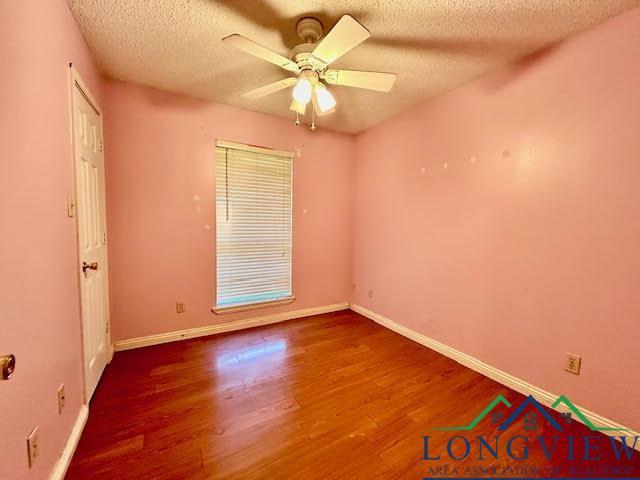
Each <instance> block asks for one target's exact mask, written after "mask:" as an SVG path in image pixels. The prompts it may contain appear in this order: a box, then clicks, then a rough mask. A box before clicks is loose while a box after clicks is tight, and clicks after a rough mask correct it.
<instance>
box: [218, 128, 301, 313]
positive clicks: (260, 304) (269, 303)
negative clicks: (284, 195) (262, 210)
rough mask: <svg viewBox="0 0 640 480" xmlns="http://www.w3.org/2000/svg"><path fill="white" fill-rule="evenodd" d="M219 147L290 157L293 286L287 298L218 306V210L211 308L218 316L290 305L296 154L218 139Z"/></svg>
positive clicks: (291, 297)
mask: <svg viewBox="0 0 640 480" xmlns="http://www.w3.org/2000/svg"><path fill="white" fill-rule="evenodd" d="M218 147H220V148H230V149H234V150H242V151H245V152H251V153H261V154H266V155H274V156H279V157H289V158H290V159H291V210H290V214H289V218H290V226H289V229H290V238H291V245H290V252H291V253H290V254H291V259H290V262H289V281H290V284H291V295H289V296H286V297H281V298H274V299H269V300H259V301H257V302H248V303H240V304H234V305H226V306H218V267H217V265H218V260H217V259H218V237H217V226H218V218H217V208H216V209H215V211H214V215H215V225H216V235H215V242H214V248H215V259H216V261H215V275H216V276H215V280H216V288H215V294H214V298H215V302H214V306H213V307H212V308H211V311H212V312H213V313H215V314H217V315H222V314H227V313H234V312H243V311H247V310H256V309H260V308H269V307H275V306H279V305H288V304H290V303H292V302H293V301H294V300H295V299H296V297H295V295H294V293H293V286H294V282H293V236H294V230H293V202H294V179H293V175H294V161H293V160H294V158H295V154H294V153H293V152H290V151H287V150H276V149H272V148H267V147H260V146H257V145H247V144H244V143H235V142H229V141H226V140H219V139H217V140H216V142H215V148H216V149H217V148H218ZM217 161H218V158H217V155H216V158H215V162H217ZM216 167H217V163H216ZM214 170H216V168H214ZM216 188H217V178H216ZM215 196H217V190H216V191H215Z"/></svg>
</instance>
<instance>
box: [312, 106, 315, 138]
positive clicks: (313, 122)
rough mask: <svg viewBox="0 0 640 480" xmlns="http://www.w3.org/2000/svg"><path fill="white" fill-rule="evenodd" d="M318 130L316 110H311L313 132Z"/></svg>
mask: <svg viewBox="0 0 640 480" xmlns="http://www.w3.org/2000/svg"><path fill="white" fill-rule="evenodd" d="M315 129H316V109H315V108H312V109H311V131H312V132H313V131H314V130H315Z"/></svg>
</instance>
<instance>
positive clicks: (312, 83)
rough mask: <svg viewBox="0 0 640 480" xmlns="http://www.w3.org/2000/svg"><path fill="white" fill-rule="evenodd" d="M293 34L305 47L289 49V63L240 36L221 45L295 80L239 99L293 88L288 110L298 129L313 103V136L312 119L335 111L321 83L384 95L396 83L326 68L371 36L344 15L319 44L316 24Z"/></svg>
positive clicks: (304, 23) (308, 20) (305, 22)
mask: <svg viewBox="0 0 640 480" xmlns="http://www.w3.org/2000/svg"><path fill="white" fill-rule="evenodd" d="M296 31H297V33H298V35H299V36H300V38H301V39H302V41H303V43H301V44H300V45H296V46H295V47H293V49H292V50H291V52H290V53H289V58H286V57H284V56H282V55H280V54H278V53H276V52H274V51H272V50H269V49H268V48H266V47H263V46H262V45H260V44H258V43H256V42H254V41H252V40H249V39H248V38H245V37H243V36H242V35H238V34H234V35H230V36H228V37H225V38H223V39H222V41H223V42H224V43H226V44H228V45H231V46H233V47H235V48H237V49H239V50H242V51H244V52H246V53H249V54H251V55H254V56H256V57H259V58H262V59H263V60H266V61H267V62H271V63H273V64H274V65H277V66H279V67H281V68H283V69H285V70H287V71H288V72H291V73H293V74H295V75H296V76H291V77H287V78H284V79H282V80H278V81H277V82H273V83H270V84H268V85H264V86H262V87H259V88H256V89H254V90H251V91H249V92H247V93H245V94H243V95H242V96H243V97H245V98H248V99H251V100H255V99H258V98H262V97H265V96H267V95H270V94H272V93H275V92H278V91H280V90H283V89H285V88H288V87H293V91H292V97H293V99H292V102H291V105H290V107H289V108H290V109H291V110H293V111H294V112H296V125H299V124H300V120H299V117H298V115H304V114H305V112H306V110H307V105H308V104H309V103H311V104H312V108H311V117H312V122H311V130H315V128H316V127H315V117H316V116H323V115H329V114H330V113H333V112H334V111H335V107H336V100H335V98H334V97H333V95H332V94H331V92H329V90H328V89H327V87H326V85H325V83H328V84H331V85H342V86H346V87H356V88H365V89H368V90H376V91H378V92H388V91H390V90H391V88H392V87H393V83H394V82H395V80H396V75H395V74H393V73H382V72H363V71H358V70H336V69H331V68H329V65H330V64H331V63H333V62H334V61H336V60H337V59H338V58H340V57H341V56H343V55H344V54H345V53H347V52H348V51H350V50H351V49H352V48H354V47H356V46H357V45H359V44H360V43H362V42H364V41H365V40H366V39H367V38H369V37H370V36H371V33H370V32H369V30H367V29H366V28H365V27H363V26H362V25H361V24H360V23H358V22H357V21H356V20H355V19H354V18H353V17H351V16H350V15H344V16H343V17H342V18H340V20H339V21H338V23H336V25H335V26H334V27H333V29H331V31H330V32H329V33H328V34H327V35H326V36H325V37H324V38H322V40H320V39H321V37H322V33H323V27H322V23H320V20H318V19H317V18H314V17H305V18H302V19H300V20H299V21H298V24H297V26H296Z"/></svg>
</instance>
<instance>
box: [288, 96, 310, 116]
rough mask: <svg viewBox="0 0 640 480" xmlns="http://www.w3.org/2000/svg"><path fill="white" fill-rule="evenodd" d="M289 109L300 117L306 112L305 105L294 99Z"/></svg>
mask: <svg viewBox="0 0 640 480" xmlns="http://www.w3.org/2000/svg"><path fill="white" fill-rule="evenodd" d="M289 109H290V110H293V111H294V112H296V113H299V114H300V115H304V112H305V111H306V110H307V104H306V103H301V102H299V101H297V100H296V99H295V98H294V99H293V101H292V102H291V106H290V107H289Z"/></svg>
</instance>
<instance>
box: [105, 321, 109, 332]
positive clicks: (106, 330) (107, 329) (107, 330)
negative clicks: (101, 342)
mask: <svg viewBox="0 0 640 480" xmlns="http://www.w3.org/2000/svg"><path fill="white" fill-rule="evenodd" d="M104 333H109V322H107V328H106V329H105V331H104Z"/></svg>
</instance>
